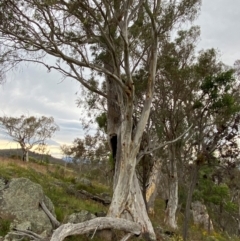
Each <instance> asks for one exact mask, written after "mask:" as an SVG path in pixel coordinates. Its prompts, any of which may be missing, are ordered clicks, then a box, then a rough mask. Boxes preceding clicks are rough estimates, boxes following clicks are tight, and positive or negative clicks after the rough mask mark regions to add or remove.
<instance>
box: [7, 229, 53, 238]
mask: <svg viewBox="0 0 240 241" xmlns="http://www.w3.org/2000/svg"><path fill="white" fill-rule="evenodd" d="M13 230H14V231H15V232H10V233H9V234H14V235H19V236H23V237H29V238H31V239H33V240H36V241H45V240H48V239H45V238H43V237H42V236H40V235H38V234H36V233H34V232H32V231H29V230H21V229H17V228H14V229H13Z"/></svg>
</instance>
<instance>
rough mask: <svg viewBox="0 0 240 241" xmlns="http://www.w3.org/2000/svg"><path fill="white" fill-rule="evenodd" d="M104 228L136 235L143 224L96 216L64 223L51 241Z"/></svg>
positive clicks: (58, 240)
mask: <svg viewBox="0 0 240 241" xmlns="http://www.w3.org/2000/svg"><path fill="white" fill-rule="evenodd" d="M102 229H118V230H122V231H125V232H128V233H134V234H136V235H139V234H140V233H141V226H140V225H139V224H137V223H134V222H131V221H129V220H125V219H120V218H110V217H103V218H94V219H92V220H89V221H86V222H83V223H77V224H72V223H67V224H63V225H61V226H60V227H59V228H58V229H56V230H55V231H54V233H53V235H52V238H51V240H50V241H62V240H64V239H65V238H66V237H68V236H70V235H79V234H84V233H88V232H90V231H95V230H102Z"/></svg>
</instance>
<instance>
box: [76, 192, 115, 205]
mask: <svg viewBox="0 0 240 241" xmlns="http://www.w3.org/2000/svg"><path fill="white" fill-rule="evenodd" d="M78 192H79V193H81V194H83V195H84V196H86V197H87V198H90V199H92V200H94V201H96V202H100V203H102V204H103V205H109V204H110V203H111V201H110V200H108V199H104V198H102V197H99V196H97V195H93V194H91V193H89V192H87V191H85V190H78Z"/></svg>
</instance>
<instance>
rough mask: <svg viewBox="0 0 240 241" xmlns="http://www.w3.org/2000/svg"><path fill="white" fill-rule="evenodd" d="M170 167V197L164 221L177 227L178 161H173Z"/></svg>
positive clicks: (174, 227)
mask: <svg viewBox="0 0 240 241" xmlns="http://www.w3.org/2000/svg"><path fill="white" fill-rule="evenodd" d="M170 169H171V170H170V177H169V198H168V203H167V209H166V211H165V219H164V221H165V223H166V224H167V225H168V226H169V227H171V228H173V229H177V228H178V226H177V221H176V212H177V207H178V175H177V163H176V161H175V160H174V161H172V163H171V168H170Z"/></svg>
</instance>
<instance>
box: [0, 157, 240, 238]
mask: <svg viewBox="0 0 240 241" xmlns="http://www.w3.org/2000/svg"><path fill="white" fill-rule="evenodd" d="M95 171H96V170H95ZM89 173H90V172H89ZM89 173H88V176H87V177H88V178H89V177H91V175H89ZM85 175H86V173H81V172H80V173H77V172H76V171H74V170H73V169H70V168H66V167H64V166H62V165H56V164H38V163H33V162H29V163H25V162H22V161H21V160H19V159H10V158H6V157H0V178H4V179H7V180H9V179H11V178H14V177H26V178H29V179H30V180H32V181H34V182H36V183H39V184H40V185H41V186H42V187H43V190H44V192H45V194H46V195H47V196H48V197H49V198H50V199H51V200H52V202H53V204H54V205H55V211H56V215H57V219H58V220H59V221H60V222H64V219H65V218H66V217H67V216H68V215H69V214H72V213H74V212H77V211H80V210H88V211H90V212H92V213H95V212H102V211H103V212H106V211H107V208H108V207H106V206H104V205H102V204H101V203H98V202H95V201H92V200H88V199H81V198H77V197H76V196H74V195H71V194H70V193H69V191H68V190H69V187H70V186H74V187H75V188H81V189H85V190H87V191H88V192H91V193H101V192H105V193H111V188H110V187H108V186H105V185H103V184H102V183H100V182H99V181H96V179H95V180H94V178H93V179H92V184H93V186H92V187H89V186H84V185H83V184H81V185H78V184H76V182H75V180H76V178H77V177H84V176H85ZM92 176H94V175H92ZM150 218H151V220H152V222H153V225H154V227H155V229H156V230H157V232H159V231H158V230H159V229H160V227H161V230H164V231H171V230H169V229H168V228H167V227H166V226H164V222H163V220H164V202H163V201H162V200H161V199H157V201H156V210H155V215H154V217H150ZM182 219H183V215H182V214H181V213H180V212H179V214H178V223H179V226H180V228H179V230H178V231H177V232H175V235H174V236H173V237H169V238H168V239H167V240H172V241H177V240H179V241H180V240H182V239H181V223H182ZM7 226H9V223H8V222H4V221H3V220H0V230H1V231H0V235H3V234H4V232H6V231H7V230H8V227H7ZM1 232H2V233H1ZM66 240H69V241H70V240H71V241H77V240H78V241H83V240H85V241H87V240H93V241H94V240H95V241H102V240H101V238H99V237H98V236H95V237H94V238H93V239H91V237H87V236H81V237H76V236H75V237H70V238H67V239H66ZM118 240H119V239H118ZM134 240H139V239H136V238H135V239H134ZM159 240H160V239H159ZM189 240H191V241H223V240H232V241H240V239H239V238H237V237H228V236H227V235H226V234H221V233H218V232H214V233H212V234H207V232H206V231H204V230H202V229H201V228H200V227H197V226H194V225H192V224H191V227H190V239H189Z"/></svg>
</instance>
